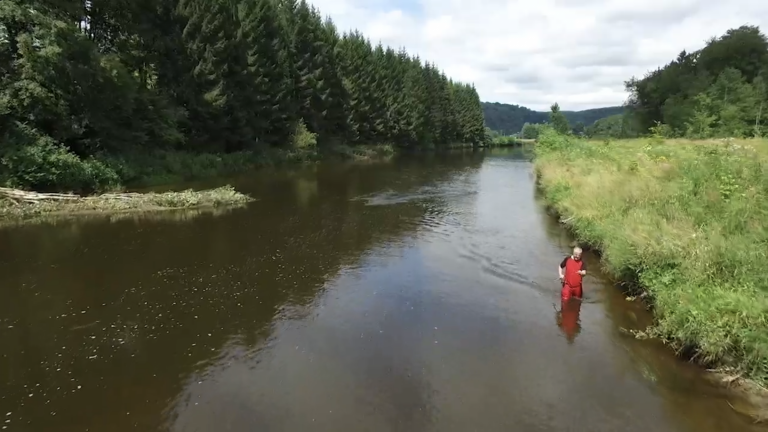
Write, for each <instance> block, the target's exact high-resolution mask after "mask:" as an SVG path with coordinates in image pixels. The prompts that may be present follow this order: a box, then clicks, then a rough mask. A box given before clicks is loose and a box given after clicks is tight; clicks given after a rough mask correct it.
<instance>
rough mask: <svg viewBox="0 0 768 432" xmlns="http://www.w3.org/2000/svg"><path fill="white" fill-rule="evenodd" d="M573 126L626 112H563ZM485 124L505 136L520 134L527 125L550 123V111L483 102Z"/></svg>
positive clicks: (587, 123)
mask: <svg viewBox="0 0 768 432" xmlns="http://www.w3.org/2000/svg"><path fill="white" fill-rule="evenodd" d="M561 112H562V113H563V114H564V115H565V118H567V119H568V122H569V123H570V124H571V125H576V124H577V123H581V124H583V125H585V126H589V125H591V124H592V123H594V122H595V121H596V120H598V119H601V118H605V117H609V116H612V115H615V114H621V113H622V112H624V108H623V107H620V106H617V107H606V108H595V109H589V110H584V111H561ZM483 113H484V114H485V124H486V126H488V128H490V129H492V130H495V131H499V132H502V133H505V134H513V133H517V132H520V131H521V130H522V129H523V125H524V124H526V123H531V124H533V123H545V122H547V121H549V111H533V110H531V109H529V108H526V107H523V106H519V105H509V104H502V103H498V102H483Z"/></svg>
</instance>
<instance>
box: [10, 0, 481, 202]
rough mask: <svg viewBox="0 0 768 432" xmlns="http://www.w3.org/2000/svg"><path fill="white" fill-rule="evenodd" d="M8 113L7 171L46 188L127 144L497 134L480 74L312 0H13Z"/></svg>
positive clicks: (74, 182) (90, 178)
mask: <svg viewBox="0 0 768 432" xmlns="http://www.w3.org/2000/svg"><path fill="white" fill-rule="evenodd" d="M0 113H1V114H2V115H1V116H0V140H2V141H1V143H2V146H1V147H0V181H2V182H4V183H6V184H7V183H9V182H15V183H16V184H18V185H19V186H24V187H31V188H57V187H72V188H82V189H87V188H89V187H90V188H98V187H99V186H100V185H102V184H103V183H105V182H114V181H119V180H120V178H119V177H120V176H121V171H120V170H119V169H115V168H114V166H113V165H111V164H110V162H109V161H110V160H115V158H114V156H116V155H118V156H121V157H123V156H125V155H133V154H144V155H146V154H148V153H150V152H156V151H173V152H183V153H194V154H237V153H239V152H257V153H258V152H265V151H269V150H271V149H292V148H296V147H301V146H305V145H314V144H315V143H316V145H317V146H318V147H320V148H321V149H322V148H330V147H333V146H336V145H341V144H346V145H357V144H380V143H393V144H396V145H399V146H404V147H439V146H442V145H447V144H449V143H456V142H461V143H472V144H480V143H482V142H483V140H484V139H485V128H484V118H483V112H482V108H481V104H480V99H479V96H478V94H477V91H476V89H475V88H474V86H473V85H469V84H464V83H459V82H455V81H453V80H451V79H449V78H448V77H447V76H446V75H445V74H444V73H443V72H442V71H441V70H440V69H438V67H437V66H436V65H434V64H432V63H430V62H427V61H423V60H422V59H421V58H419V57H418V56H415V55H410V54H408V53H407V52H406V51H405V50H403V49H399V50H395V49H394V48H391V47H384V46H382V45H381V44H378V45H374V44H372V43H371V41H370V40H368V39H367V38H366V37H365V36H364V35H362V34H361V33H360V32H358V31H351V32H345V33H343V34H340V33H339V31H338V29H337V28H336V26H335V25H334V23H333V22H332V21H331V19H330V18H323V16H322V15H321V14H320V12H319V11H318V10H317V9H316V8H314V7H313V6H311V5H309V4H308V3H307V2H306V1H305V0H301V1H299V0H28V1H22V2H2V3H0ZM124 159H125V158H123V159H121V160H124Z"/></svg>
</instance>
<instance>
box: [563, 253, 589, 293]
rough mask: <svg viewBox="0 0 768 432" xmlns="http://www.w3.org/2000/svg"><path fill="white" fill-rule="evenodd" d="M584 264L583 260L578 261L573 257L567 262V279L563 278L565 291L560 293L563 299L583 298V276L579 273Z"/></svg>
mask: <svg viewBox="0 0 768 432" xmlns="http://www.w3.org/2000/svg"><path fill="white" fill-rule="evenodd" d="M583 264H584V262H583V261H582V260H579V261H576V260H575V259H573V258H571V257H568V259H567V260H566V261H565V277H564V278H563V289H562V291H560V298H561V299H563V300H568V299H570V298H571V297H576V298H581V275H580V274H579V271H580V270H581V269H582V266H583Z"/></svg>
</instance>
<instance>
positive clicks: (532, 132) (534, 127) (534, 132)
mask: <svg viewBox="0 0 768 432" xmlns="http://www.w3.org/2000/svg"><path fill="white" fill-rule="evenodd" d="M543 127H544V124H531V123H526V124H524V125H523V129H522V131H521V132H520V135H521V136H522V138H523V139H537V138H538V137H539V133H540V132H541V129H542V128H543Z"/></svg>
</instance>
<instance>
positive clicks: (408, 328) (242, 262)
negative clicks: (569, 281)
mask: <svg viewBox="0 0 768 432" xmlns="http://www.w3.org/2000/svg"><path fill="white" fill-rule="evenodd" d="M233 184H234V185H235V186H236V187H237V188H238V189H240V190H242V191H244V192H247V193H249V194H251V195H252V196H254V197H255V198H257V201H256V202H253V203H251V204H250V205H249V206H248V207H246V208H241V209H232V210H227V211H217V212H200V211H197V212H169V213H158V214H153V215H149V216H139V215H133V216H127V217H126V216H121V217H115V218H101V219H93V218H89V219H88V220H75V221H64V222H59V223H56V224H48V225H30V226H25V227H21V228H14V229H6V230H2V231H0V292H1V293H2V298H3V301H2V303H1V304H0V343H2V347H3V348H2V354H0V374H2V375H0V416H4V417H3V418H2V419H0V424H2V427H3V430H8V431H53V430H56V431H106V430H108V431H115V432H120V431H174V432H175V431H179V432H181V431H185V432H186V431H253V430H260V431H261V430H264V431H305V430H306V431H308V430H313V431H334V432H335V431H347V430H354V431H357V430H360V431H363V430H365V431H400V430H402V431H496V430H499V431H502V430H503V431H509V430H514V431H521V432H527V431H638V432H640V431H642V432H646V431H696V432H708V431H725V430H728V431H733V432H736V431H748V430H753V428H755V426H752V424H751V422H750V421H749V420H748V419H745V418H743V417H742V416H740V415H738V414H736V413H735V412H734V411H733V410H732V409H731V408H730V406H729V405H728V400H727V399H726V398H725V397H723V395H722V394H721V391H720V390H719V389H718V388H716V387H713V386H711V385H710V384H709V383H708V382H707V381H706V380H704V379H703V378H702V374H701V371H700V370H699V369H698V368H696V367H693V366H691V365H688V364H686V363H683V362H680V361H678V360H676V359H674V358H673V356H672V354H671V353H670V352H669V351H667V350H666V349H664V348H663V347H659V346H658V345H657V344H654V343H650V342H643V341H636V340H633V339H629V338H628V337H626V336H623V335H622V334H621V332H620V331H619V328H620V327H626V328H641V327H642V325H643V324H644V323H647V322H648V316H647V314H646V312H645V310H644V309H643V308H642V306H640V305H638V304H635V303H630V302H627V301H626V300H625V299H624V297H623V296H622V295H621V293H620V292H619V291H618V290H617V289H616V288H615V287H613V286H610V285H608V284H607V283H606V282H605V280H604V278H603V277H602V276H601V275H600V274H599V272H597V269H598V268H599V263H598V262H597V261H596V260H595V259H594V257H591V256H587V257H586V259H587V263H588V265H590V268H591V269H592V271H591V273H590V275H589V276H588V277H587V278H586V280H585V296H586V298H585V299H584V302H583V304H578V303H576V304H572V305H570V306H568V307H566V309H565V310H564V311H562V313H560V312H559V310H560V308H561V305H560V301H559V297H558V284H557V282H556V277H557V272H556V266H557V265H558V263H559V262H560V260H561V259H562V257H563V256H564V255H565V254H566V253H567V252H568V250H569V245H570V242H571V238H570V237H568V236H567V234H565V233H564V232H563V231H562V229H561V228H560V227H559V226H558V225H557V224H556V223H555V221H554V220H553V219H552V218H550V217H548V216H547V215H546V214H545V213H544V212H543V210H542V207H541V205H540V204H539V203H538V202H537V197H536V193H535V188H534V183H533V174H532V171H531V165H530V163H529V162H528V161H527V158H526V156H525V155H524V154H523V153H522V152H521V151H520V150H495V151H493V152H482V151H480V152H460V153H454V154H450V155H422V156H409V157H404V158H401V159H398V160H395V161H393V162H391V163H377V164H369V165H350V164H339V163H327V164H321V165H318V166H313V167H309V168H293V169H280V170H274V171H267V170H265V171H260V172H258V173H255V174H253V175H251V176H248V177H246V178H240V179H235V180H233ZM6 413H8V414H6Z"/></svg>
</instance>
